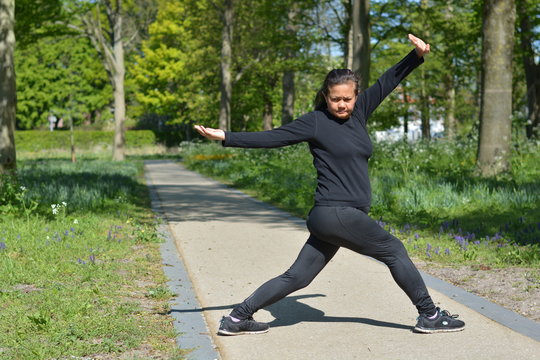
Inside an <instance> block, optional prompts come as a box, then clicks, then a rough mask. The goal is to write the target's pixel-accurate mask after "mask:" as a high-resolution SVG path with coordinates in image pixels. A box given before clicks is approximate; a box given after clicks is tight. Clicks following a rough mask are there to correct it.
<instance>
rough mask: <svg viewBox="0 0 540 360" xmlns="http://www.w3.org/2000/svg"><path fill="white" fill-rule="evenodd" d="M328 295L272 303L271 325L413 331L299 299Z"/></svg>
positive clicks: (210, 309) (221, 308) (408, 326)
mask: <svg viewBox="0 0 540 360" xmlns="http://www.w3.org/2000/svg"><path fill="white" fill-rule="evenodd" d="M322 296H326V295H323V294H310V295H297V296H288V297H286V298H284V299H282V300H280V301H278V302H277V303H275V304H272V305H270V306H268V307H266V308H265V310H268V311H269V312H270V313H271V314H272V316H273V317H274V318H275V319H274V320H273V321H271V322H270V323H268V325H270V327H280V326H291V325H295V324H299V323H301V322H321V323H325V322H326V323H345V322H346V323H359V324H366V325H371V326H379V327H386V328H394V329H403V330H409V331H411V330H412V329H413V327H412V326H410V325H403V324H397V323H392V322H386V321H380V320H375V319H369V318H361V317H342V316H326V315H325V314H324V312H323V311H321V310H319V309H315V308H313V307H311V306H309V305H307V304H304V303H302V302H300V301H298V300H301V299H306V298H314V297H322ZM234 306H235V305H221V306H209V307H204V308H202V309H201V308H198V309H175V308H172V309H171V311H170V312H171V313H172V312H179V313H186V312H202V311H213V310H229V309H232V308H233V307H234Z"/></svg>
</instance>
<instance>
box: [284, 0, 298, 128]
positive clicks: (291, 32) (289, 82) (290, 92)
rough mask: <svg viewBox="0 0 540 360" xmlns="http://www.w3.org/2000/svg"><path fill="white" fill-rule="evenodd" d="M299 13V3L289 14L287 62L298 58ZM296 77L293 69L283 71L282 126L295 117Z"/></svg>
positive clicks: (294, 5) (295, 4)
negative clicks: (295, 42)
mask: <svg viewBox="0 0 540 360" xmlns="http://www.w3.org/2000/svg"><path fill="white" fill-rule="evenodd" d="M298 13H299V9H298V3H297V2H294V3H293V4H292V6H291V7H290V8H289V11H288V13H287V23H286V25H285V32H286V34H287V39H286V40H285V41H286V47H285V61H290V60H291V59H294V58H295V56H296V51H295V50H296V49H295V48H296V46H295V44H294V42H293V39H295V38H296V36H297V34H296V33H297V31H298V25H297V24H296V18H297V16H298ZM294 76H295V71H294V70H293V69H292V67H290V68H288V69H285V71H283V77H282V80H281V83H282V89H283V97H282V102H281V125H285V124H288V123H290V122H291V121H292V120H293V117H294V92H295V86H294Z"/></svg>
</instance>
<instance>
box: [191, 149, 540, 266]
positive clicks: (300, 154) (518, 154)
mask: <svg viewBox="0 0 540 360" xmlns="http://www.w3.org/2000/svg"><path fill="white" fill-rule="evenodd" d="M475 151H476V144H475V143H473V142H459V143H448V142H444V141H440V142H431V143H422V142H420V143H416V144H405V143H395V144H384V143H381V144H374V154H373V157H372V159H371V160H370V176H371V180H372V192H373V204H372V205H373V206H372V209H371V216H372V217H373V218H375V219H377V221H379V224H380V225H381V226H383V227H385V228H386V229H387V230H388V231H390V232H391V233H393V234H395V235H396V236H397V237H398V238H400V239H401V240H402V241H403V242H404V244H405V246H406V247H407V249H408V251H409V252H410V253H411V254H412V255H413V256H414V257H417V258H421V259H424V260H427V261H435V262H439V263H444V264H470V265H482V264H486V265H489V266H495V267H504V266H510V265H513V266H523V267H536V268H538V267H539V266H540V180H539V179H540V144H538V143H533V142H530V143H520V144H515V147H514V151H513V154H512V158H511V162H512V168H511V169H512V170H511V171H509V172H508V173H505V174H502V175H500V176H498V177H493V178H482V177H479V176H476V175H475ZM181 154H182V156H183V161H184V163H185V164H186V165H187V166H188V167H189V168H190V169H193V170H196V171H199V172H201V173H203V174H205V175H208V176H211V177H214V178H217V179H219V180H221V181H223V182H225V183H227V184H230V185H232V186H234V187H238V188H240V189H242V190H244V191H246V192H248V193H250V194H252V195H254V196H257V197H258V198H260V199H261V200H263V201H267V202H270V203H273V204H275V205H276V206H278V207H281V208H283V209H285V210H286V211H289V212H291V213H293V214H295V215H297V216H300V217H304V218H305V216H306V214H307V213H308V212H309V209H310V208H311V206H312V204H313V191H314V188H315V185H316V174H315V171H314V169H313V166H312V158H311V155H310V154H309V150H308V148H307V146H306V145H305V144H299V145H295V146H292V147H288V148H281V149H272V150H268V149H231V148H222V147H221V146H220V145H217V144H208V143H202V144H186V145H184V146H183V147H182V149H181Z"/></svg>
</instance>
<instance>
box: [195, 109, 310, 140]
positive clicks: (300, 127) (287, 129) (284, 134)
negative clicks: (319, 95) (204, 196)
mask: <svg viewBox="0 0 540 360" xmlns="http://www.w3.org/2000/svg"><path fill="white" fill-rule="evenodd" d="M315 119H316V116H315V115H314V114H312V113H309V114H306V115H304V116H301V117H299V118H298V119H296V120H295V121H293V122H291V123H288V124H287V125H283V126H281V127H279V128H276V129H273V130H266V131H252V132H234V131H223V130H219V129H212V128H207V127H204V126H202V125H195V129H197V131H198V132H199V134H201V135H202V136H204V137H205V138H207V139H210V140H220V141H222V145H223V146H233V147H243V148H276V147H281V146H287V145H292V144H297V143H299V142H302V141H308V140H309V139H311V138H312V137H313V136H314V134H315Z"/></svg>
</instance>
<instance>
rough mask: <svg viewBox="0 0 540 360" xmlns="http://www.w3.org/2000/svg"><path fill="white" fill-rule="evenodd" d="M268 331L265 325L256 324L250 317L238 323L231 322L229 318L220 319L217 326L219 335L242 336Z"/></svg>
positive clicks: (268, 327)
mask: <svg viewBox="0 0 540 360" xmlns="http://www.w3.org/2000/svg"><path fill="white" fill-rule="evenodd" d="M268 329H270V326H268V324H265V323H261V322H257V321H255V320H253V318H252V317H250V318H248V319H246V320H240V321H239V322H234V321H232V319H231V317H230V316H227V317H225V316H224V317H222V318H221V322H220V324H219V330H218V334H219V335H242V334H263V333H265V332H267V331H268Z"/></svg>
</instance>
